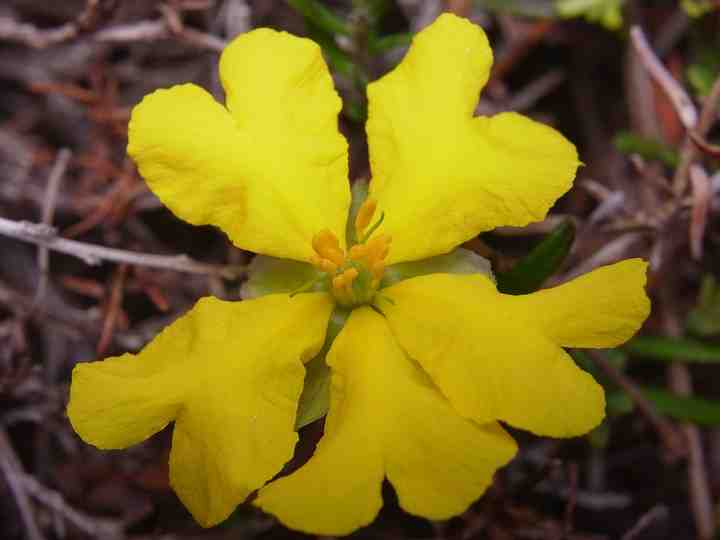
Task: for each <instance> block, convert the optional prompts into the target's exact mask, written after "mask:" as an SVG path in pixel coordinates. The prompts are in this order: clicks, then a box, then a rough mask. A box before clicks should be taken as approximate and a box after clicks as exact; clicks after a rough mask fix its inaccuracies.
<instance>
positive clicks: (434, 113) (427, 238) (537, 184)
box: [367, 14, 579, 264]
mask: <svg viewBox="0 0 720 540" xmlns="http://www.w3.org/2000/svg"><path fill="white" fill-rule="evenodd" d="M491 63H492V51H491V50H490V47H489V45H488V41H487V38H486V36H485V33H484V32H483V31H482V29H480V27H478V26H475V25H473V24H472V23H470V22H469V21H467V20H465V19H461V18H459V17H456V16H454V15H450V14H444V15H441V16H440V17H438V19H437V20H436V21H435V22H434V23H433V24H431V25H430V26H429V27H427V28H426V29H425V30H423V31H422V32H420V33H419V34H418V35H417V36H416V37H415V39H414V40H413V44H412V46H411V47H410V51H409V52H408V54H407V56H406V57H405V59H404V60H403V61H402V63H401V64H400V65H399V66H398V67H397V68H395V69H394V70H393V71H392V72H391V73H389V74H388V75H385V76H384V77H383V78H381V79H380V80H378V81H376V82H374V83H372V84H370V85H369V86H368V101H369V111H368V123H367V134H368V144H369V148H370V162H371V168H372V173H373V178H372V182H371V184H370V192H371V195H372V196H373V197H374V198H376V199H377V201H378V208H379V209H380V210H381V211H384V212H385V221H384V223H383V225H382V226H381V227H380V228H379V230H378V232H379V233H389V234H391V235H392V236H393V247H392V250H391V251H390V254H389V256H388V261H387V262H388V264H392V263H395V262H401V261H406V260H416V259H422V258H425V257H431V256H433V255H438V254H441V253H446V252H448V251H450V250H451V249H452V248H453V247H455V246H457V245H459V244H461V243H462V242H464V241H466V240H469V239H470V238H472V237H474V236H475V235H477V234H478V233H479V232H482V231H487V230H490V229H493V228H495V227H498V226H500V225H517V226H519V225H526V224H527V223H530V222H532V221H538V220H541V219H543V218H544V217H545V215H546V213H547V211H548V209H549V208H550V207H551V206H552V205H553V203H554V202H555V200H556V199H557V198H558V197H560V196H561V195H562V194H563V193H565V192H566V191H567V190H568V189H569V188H570V186H571V184H572V180H573V178H574V176H575V171H576V169H577V167H578V165H579V161H578V157H577V151H576V150H575V147H574V146H573V145H572V144H571V143H570V142H568V141H567V140H566V139H565V138H564V137H563V136H562V135H560V133H558V132H557V131H555V130H553V129H552V128H550V127H548V126H545V125H543V124H540V123H537V122H534V121H532V120H530V119H528V118H525V117H523V116H521V115H518V114H515V113H504V114H499V115H497V116H495V117H492V118H486V117H480V118H473V116H472V114H473V110H474V107H475V104H476V103H477V99H478V93H479V92H480V89H481V88H482V87H483V86H484V85H485V82H486V81H487V78H488V74H489V71H490V65H491Z"/></svg>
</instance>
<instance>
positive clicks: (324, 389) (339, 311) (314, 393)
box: [295, 306, 350, 429]
mask: <svg viewBox="0 0 720 540" xmlns="http://www.w3.org/2000/svg"><path fill="white" fill-rule="evenodd" d="M349 316H350V310H347V309H345V308H342V307H340V306H337V307H336V308H335V310H334V311H333V313H332V316H331V317H330V320H329V321H328V328H327V334H326V335H325V343H324V344H323V347H322V349H321V350H320V352H319V353H318V354H317V355H316V356H315V358H313V359H312V360H310V361H309V362H308V363H307V364H306V365H305V385H304V386H303V391H302V394H301V395H300V401H299V402H298V410H297V417H296V420H295V429H300V428H301V427H303V426H306V425H308V424H310V423H312V422H314V421H315V420H317V419H319V418H322V417H323V416H325V415H326V414H327V412H328V409H329V408H330V368H329V367H328V365H327V363H326V362H325V357H326V356H327V353H328V351H329V350H330V347H331V346H332V343H333V341H335V338H336V337H337V335H338V334H339V333H340V330H342V327H343V326H345V322H346V321H347V318H348V317H349Z"/></svg>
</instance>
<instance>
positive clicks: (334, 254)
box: [312, 229, 345, 266]
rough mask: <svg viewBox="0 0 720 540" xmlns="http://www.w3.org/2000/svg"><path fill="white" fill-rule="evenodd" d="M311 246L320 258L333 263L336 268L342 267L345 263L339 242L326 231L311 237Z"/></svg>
mask: <svg viewBox="0 0 720 540" xmlns="http://www.w3.org/2000/svg"><path fill="white" fill-rule="evenodd" d="M312 246H313V249H314V250H315V252H316V253H317V254H318V255H320V257H322V258H323V259H327V260H329V261H331V262H333V263H335V264H336V265H337V266H342V264H343V263H344V262H345V254H344V253H343V250H342V249H340V242H338V239H337V237H336V236H335V235H334V234H333V233H332V232H330V231H329V230H328V229H323V230H322V231H320V232H319V233H317V234H316V235H315V236H313V239H312Z"/></svg>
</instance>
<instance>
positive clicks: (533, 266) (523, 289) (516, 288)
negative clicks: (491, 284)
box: [497, 221, 575, 294]
mask: <svg viewBox="0 0 720 540" xmlns="http://www.w3.org/2000/svg"><path fill="white" fill-rule="evenodd" d="M574 239H575V226H574V225H573V224H572V222H570V221H566V222H564V223H561V224H560V225H558V226H557V227H556V228H555V229H554V230H553V231H552V232H551V233H550V234H548V235H547V236H546V237H545V238H544V239H543V241H542V242H540V244H538V245H537V246H535V248H533V250H532V251H531V252H530V253H528V254H527V255H526V256H525V258H523V259H521V260H520V261H519V262H517V263H516V264H515V266H514V267H513V268H512V269H511V270H509V271H507V272H502V273H499V274H497V283H498V289H499V290H500V292H504V293H507V294H527V293H531V292H533V291H536V290H538V289H539V288H540V286H541V285H542V284H543V283H544V282H545V280H546V279H547V278H549V277H550V276H551V275H552V274H554V273H555V272H556V271H557V269H558V268H559V267H560V265H561V264H562V263H563V261H564V260H565V257H567V255H568V253H569V252H570V248H571V247H572V243H573V240H574Z"/></svg>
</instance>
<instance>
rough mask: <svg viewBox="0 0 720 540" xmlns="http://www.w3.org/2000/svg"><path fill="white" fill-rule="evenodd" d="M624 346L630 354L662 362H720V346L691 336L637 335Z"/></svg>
mask: <svg viewBox="0 0 720 540" xmlns="http://www.w3.org/2000/svg"><path fill="white" fill-rule="evenodd" d="M622 348H623V350H624V351H625V352H627V353H628V354H631V355H635V356H640V357H643V358H648V359H651V360H659V361H661V362H690V363H698V364H717V363H720V346H718V345H710V344H708V343H703V342H702V341H698V340H694V339H689V338H669V337H663V336H635V337H634V338H632V339H631V340H630V341H628V342H627V343H626V344H625V345H623V346H622Z"/></svg>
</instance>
